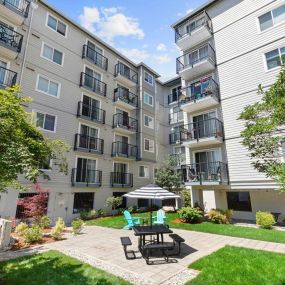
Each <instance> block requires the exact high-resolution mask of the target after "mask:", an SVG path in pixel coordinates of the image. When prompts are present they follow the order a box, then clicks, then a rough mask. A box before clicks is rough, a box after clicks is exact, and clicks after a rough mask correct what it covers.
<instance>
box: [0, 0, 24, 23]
mask: <svg viewBox="0 0 285 285" xmlns="http://www.w3.org/2000/svg"><path fill="white" fill-rule="evenodd" d="M8 6H9V7H8ZM13 10H14V11H13ZM0 15H1V16H3V17H4V18H6V19H7V20H8V21H9V22H11V23H13V24H15V26H21V25H22V24H23V22H24V16H23V15H21V14H19V12H18V11H17V10H16V9H13V6H11V5H9V4H8V3H7V6H6V5H3V4H0Z"/></svg>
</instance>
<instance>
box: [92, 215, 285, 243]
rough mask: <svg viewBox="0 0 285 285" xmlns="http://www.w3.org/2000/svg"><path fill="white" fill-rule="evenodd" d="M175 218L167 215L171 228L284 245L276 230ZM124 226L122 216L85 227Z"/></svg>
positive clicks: (284, 240)
mask: <svg viewBox="0 0 285 285" xmlns="http://www.w3.org/2000/svg"><path fill="white" fill-rule="evenodd" d="M135 216H140V217H148V216H149V213H141V214H135ZM176 218H178V215H177V214H172V213H171V214H167V221H168V223H169V225H170V227H171V228H177V229H183V230H189V231H197V232H204V233H212V234H218V235H226V236H233V237H243V238H249V239H256V240H263V241H271V242H279V243H285V232H281V231H277V230H266V229H256V228H247V227H241V226H234V225H217V224H212V223H209V222H204V223H201V224H177V223H173V222H172V220H174V219H176ZM125 224H126V223H125V220H124V217H123V216H115V217H111V218H103V219H96V220H91V221H88V222H87V225H96V226H101V227H109V228H115V229H122V228H123V227H124V225H125Z"/></svg>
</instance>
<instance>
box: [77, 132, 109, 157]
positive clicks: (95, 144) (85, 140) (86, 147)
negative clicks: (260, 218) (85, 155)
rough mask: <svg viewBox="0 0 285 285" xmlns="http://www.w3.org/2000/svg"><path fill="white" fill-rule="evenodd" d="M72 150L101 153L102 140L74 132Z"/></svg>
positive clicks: (102, 148)
mask: <svg viewBox="0 0 285 285" xmlns="http://www.w3.org/2000/svg"><path fill="white" fill-rule="evenodd" d="M74 150H83V151H87V152H94V153H99V154H103V152H104V140H102V139H99V138H95V137H90V136H87V135H82V134H75V141H74Z"/></svg>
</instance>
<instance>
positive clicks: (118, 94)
mask: <svg viewBox="0 0 285 285" xmlns="http://www.w3.org/2000/svg"><path fill="white" fill-rule="evenodd" d="M114 102H115V105H116V106H118V107H122V108H125V109H128V110H135V109H136V108H137V107H138V96H137V95H136V94H134V93H132V92H130V91H129V90H128V89H126V88H124V87H118V88H116V89H115V90H114Z"/></svg>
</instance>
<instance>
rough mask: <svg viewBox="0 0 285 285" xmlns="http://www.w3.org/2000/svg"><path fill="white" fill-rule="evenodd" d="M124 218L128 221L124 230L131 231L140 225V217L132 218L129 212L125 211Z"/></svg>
mask: <svg viewBox="0 0 285 285" xmlns="http://www.w3.org/2000/svg"><path fill="white" fill-rule="evenodd" d="M124 216H125V219H126V221H127V224H126V225H125V226H124V230H130V229H132V228H133V227H134V226H138V225H140V223H141V222H140V219H141V218H140V217H132V215H131V214H130V212H129V211H127V210H125V211H124Z"/></svg>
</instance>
